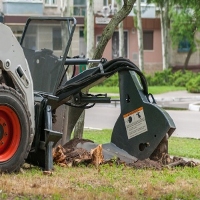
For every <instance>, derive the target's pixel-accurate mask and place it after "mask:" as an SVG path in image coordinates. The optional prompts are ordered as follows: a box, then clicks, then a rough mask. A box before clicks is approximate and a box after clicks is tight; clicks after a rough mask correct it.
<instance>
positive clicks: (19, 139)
mask: <svg viewBox="0 0 200 200" xmlns="http://www.w3.org/2000/svg"><path fill="white" fill-rule="evenodd" d="M75 27H76V19H75V18H73V17H67V18H60V17H51V18H44V17H42V18H41V17H34V18H30V19H28V21H27V23H26V26H25V28H24V32H23V35H22V38H21V42H20V43H19V42H18V41H17V39H16V38H15V36H14V35H13V33H12V31H11V30H10V28H9V27H7V26H6V25H4V24H1V23H0V30H1V31H0V44H1V49H0V171H1V172H14V171H18V170H19V169H20V167H21V165H22V164H23V163H24V162H28V163H31V164H34V165H38V166H40V167H42V168H44V169H45V170H51V169H52V168H53V160H52V148H53V147H55V145H56V144H58V143H59V142H60V143H62V144H64V143H66V142H67V141H68V140H69V139H70V137H71V133H72V131H73V128H74V126H75V124H76V122H77V120H78V119H79V117H80V115H81V113H82V112H83V110H84V109H86V108H91V107H92V106H93V105H94V104H95V103H110V101H111V99H110V97H107V95H105V94H101V95H100V94H99V95H92V94H89V92H88V91H89V89H90V88H91V87H93V86H95V85H97V84H99V83H101V82H102V81H104V80H105V79H107V78H109V77H110V76H112V75H114V74H115V73H118V74H119V89H120V105H121V113H120V115H119V117H118V119H117V121H116V124H115V126H114V128H113V132H112V136H111V142H110V143H108V144H103V145H102V146H103V154H104V159H110V158H112V157H113V156H117V157H119V158H120V159H122V160H123V161H125V162H135V161H136V160H138V159H139V160H142V159H146V158H152V159H159V158H160V157H161V156H162V153H167V147H168V143H167V142H168V137H169V136H171V134H172V133H173V131H174V130H175V125H174V122H173V120H172V119H171V117H170V116H169V115H168V114H167V112H166V111H165V110H163V109H162V108H160V107H159V106H158V105H157V104H156V102H155V100H154V98H153V95H151V94H149V93H148V87H147V83H146V79H145V77H144V75H143V74H142V72H141V71H140V70H139V69H138V67H137V66H136V65H135V64H134V63H132V62H131V61H130V60H128V59H125V58H116V59H113V60H110V61H107V60H106V59H103V58H102V59H100V60H89V59H85V58H79V57H73V58H71V57H69V56H68V52H69V49H70V45H71V41H72V37H73V33H74V30H75ZM72 45H73V43H72ZM89 63H95V64H96V66H95V67H93V68H90V69H87V70H85V71H83V72H82V73H80V74H77V75H75V67H74V66H76V65H82V64H84V65H87V64H89ZM69 70H71V71H72V73H71V77H69V73H67V72H68V71H69ZM67 74H68V76H67ZM91 109H92V108H91ZM77 146H78V147H82V148H85V149H87V150H90V149H92V148H94V147H95V146H97V144H94V143H91V142H87V143H84V144H81V143H79V144H78V145H77Z"/></svg>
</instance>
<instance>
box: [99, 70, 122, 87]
mask: <svg viewBox="0 0 200 200" xmlns="http://www.w3.org/2000/svg"><path fill="white" fill-rule="evenodd" d="M100 85H101V86H106V87H115V86H118V85H119V78H118V73H116V74H114V75H113V76H111V77H109V78H108V79H106V80H105V81H104V82H103V83H101V84H100Z"/></svg>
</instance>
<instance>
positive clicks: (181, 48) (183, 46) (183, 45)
mask: <svg viewBox="0 0 200 200" xmlns="http://www.w3.org/2000/svg"><path fill="white" fill-rule="evenodd" d="M189 50H190V43H189V41H188V40H187V39H184V40H182V41H180V42H179V45H178V52H188V51H189Z"/></svg>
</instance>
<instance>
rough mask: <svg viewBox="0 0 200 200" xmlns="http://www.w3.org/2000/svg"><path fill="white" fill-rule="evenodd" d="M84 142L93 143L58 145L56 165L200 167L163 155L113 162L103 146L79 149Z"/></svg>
mask: <svg viewBox="0 0 200 200" xmlns="http://www.w3.org/2000/svg"><path fill="white" fill-rule="evenodd" d="M84 142H92V143H93V141H91V140H87V139H78V138H75V139H72V140H70V141H69V142H67V143H66V144H65V145H63V146H61V145H58V146H57V147H55V148H54V149H53V161H54V163H55V164H57V165H59V166H62V167H73V166H77V165H78V164H85V165H86V166H87V165H89V164H92V165H95V166H96V167H97V168H98V166H99V165H100V164H106V163H108V164H111V163H113V162H115V163H117V164H126V165H128V166H131V167H134V168H137V169H144V168H154V169H162V168H163V167H164V166H165V167H176V166H182V167H184V166H189V167H195V166H197V165H199V163H196V162H194V161H185V160H184V159H183V158H180V157H173V158H171V157H170V156H169V155H168V154H163V156H162V158H160V159H159V160H151V159H145V160H137V161H136V162H131V163H125V162H124V161H123V160H120V159H119V158H113V159H111V160H106V161H105V160H104V156H103V149H102V145H101V144H100V145H98V146H97V147H95V148H94V149H91V150H90V151H87V150H86V149H83V148H77V144H78V143H84Z"/></svg>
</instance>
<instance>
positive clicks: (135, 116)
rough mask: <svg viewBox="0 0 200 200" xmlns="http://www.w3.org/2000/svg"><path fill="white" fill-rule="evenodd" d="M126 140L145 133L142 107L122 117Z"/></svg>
mask: <svg viewBox="0 0 200 200" xmlns="http://www.w3.org/2000/svg"><path fill="white" fill-rule="evenodd" d="M123 117H124V122H125V127H126V131H127V136H128V139H131V138H133V137H135V136H137V135H139V134H142V133H144V132H146V131H147V124H146V119H145V115H144V110H143V107H140V108H138V109H135V110H133V111H131V112H129V113H126V114H124V115H123Z"/></svg>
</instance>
